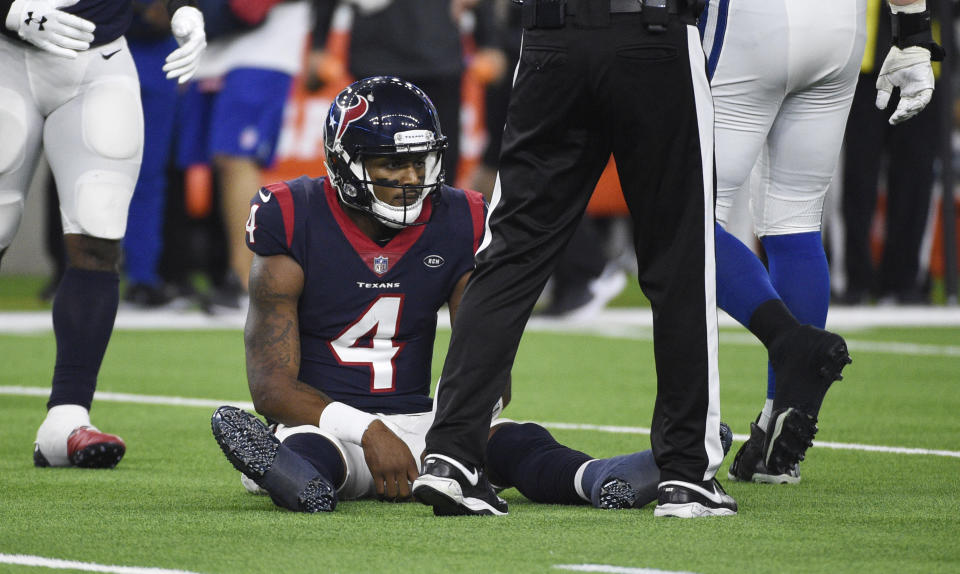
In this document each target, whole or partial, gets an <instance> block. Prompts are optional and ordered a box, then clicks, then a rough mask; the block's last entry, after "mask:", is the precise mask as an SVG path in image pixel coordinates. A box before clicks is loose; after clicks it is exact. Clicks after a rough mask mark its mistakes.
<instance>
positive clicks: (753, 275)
mask: <svg viewBox="0 0 960 574" xmlns="http://www.w3.org/2000/svg"><path fill="white" fill-rule="evenodd" d="M715 233H716V240H715V241H716V251H717V306H718V307H720V308H721V309H723V310H724V311H726V312H727V313H729V314H730V316H731V317H733V318H734V319H736V320H737V321H738V322H739V323H740V324H741V325H743V326H744V327H747V328H749V327H750V317H751V316H752V315H753V312H754V311H756V310H757V307H759V306H760V305H761V304H762V303H763V302H765V301H769V300H770V299H779V298H780V296H779V295H777V291H775V290H774V286H773V285H771V284H770V276H769V275H768V274H767V270H766V269H765V268H764V267H763V263H761V262H760V260H759V259H757V256H756V255H754V254H753V252H752V251H750V250H749V249H748V248H747V246H746V245H744V244H743V243H741V242H740V240H739V239H737V238H736V237H734V236H733V235H731V234H730V233H727V231H726V230H724V229H723V227H721V226H720V224H719V223H718V224H716V228H715Z"/></svg>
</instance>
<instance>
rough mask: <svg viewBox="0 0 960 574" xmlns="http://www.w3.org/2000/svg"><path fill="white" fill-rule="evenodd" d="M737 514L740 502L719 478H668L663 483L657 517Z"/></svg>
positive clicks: (656, 509) (658, 501) (661, 484)
mask: <svg viewBox="0 0 960 574" xmlns="http://www.w3.org/2000/svg"><path fill="white" fill-rule="evenodd" d="M736 513H737V501H735V500H734V499H733V497H732V496H730V495H729V494H727V493H726V491H724V490H723V487H721V486H720V483H719V482H717V480H716V479H712V480H708V481H705V482H685V481H681V480H668V481H665V482H661V483H660V489H659V493H658V496H657V507H656V508H655V509H654V511H653V515H654V516H675V517H677V518H699V517H701V516H732V515H734V514H736Z"/></svg>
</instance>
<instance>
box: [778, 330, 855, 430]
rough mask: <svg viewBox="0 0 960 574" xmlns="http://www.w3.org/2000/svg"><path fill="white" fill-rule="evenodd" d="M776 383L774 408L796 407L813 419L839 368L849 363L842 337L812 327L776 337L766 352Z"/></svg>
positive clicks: (839, 377)
mask: <svg viewBox="0 0 960 574" xmlns="http://www.w3.org/2000/svg"><path fill="white" fill-rule="evenodd" d="M769 356H770V363H771V364H772V365H773V370H774V374H775V376H776V381H777V397H776V399H775V405H774V407H775V408H779V407H778V405H782V406H783V407H797V408H800V409H801V410H803V411H805V412H808V413H811V414H813V415H816V413H818V412H819V411H820V405H821V404H823V398H824V397H825V396H826V394H827V390H828V389H829V388H830V385H831V384H832V383H833V382H834V381H840V380H843V368H844V367H846V366H847V365H849V364H850V363H852V362H853V359H851V358H850V353H849V352H848V351H847V343H846V341H844V339H843V337H841V336H840V335H837V334H836V333H831V332H830V331H825V330H823V329H818V328H816V327H814V326H812V325H799V326H797V327H796V328H794V329H791V330H790V331H789V332H787V333H785V334H783V335H781V336H780V337H778V338H777V339H776V340H775V341H774V342H773V343H772V344H771V345H770V349H769Z"/></svg>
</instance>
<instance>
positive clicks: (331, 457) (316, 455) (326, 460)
mask: <svg viewBox="0 0 960 574" xmlns="http://www.w3.org/2000/svg"><path fill="white" fill-rule="evenodd" d="M283 446H285V447H287V448H289V449H290V450H291V451H293V452H295V453H297V454H298V455H300V457H301V458H302V459H304V460H306V461H307V462H309V463H310V464H311V465H312V466H313V468H315V469H316V471H317V472H319V473H320V475H321V476H323V477H324V478H326V479H327V480H329V481H330V484H332V485H333V487H334V488H335V489H336V488H340V486H342V485H343V480H344V478H345V477H346V473H347V467H346V465H345V464H344V462H343V456H342V455H341V454H340V450H339V449H338V448H337V447H335V446H334V445H333V443H332V442H330V441H329V440H327V439H326V438H325V437H323V436H321V435H318V434H314V433H308V432H307V433H297V434H294V435H290V436H289V437H287V440H285V441H283Z"/></svg>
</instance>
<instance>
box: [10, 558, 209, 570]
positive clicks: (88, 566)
mask: <svg viewBox="0 0 960 574" xmlns="http://www.w3.org/2000/svg"><path fill="white" fill-rule="evenodd" d="M0 564H16V565H19V566H38V567H41V568H55V569H58V570H83V571H86V572H112V573H115V574H196V572H191V571H190V570H170V569H168V568H148V567H141V566H113V565H108V564H96V563H94V562H77V561H75V560H60V559H59V558H44V557H43V556H28V555H26V554H0Z"/></svg>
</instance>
